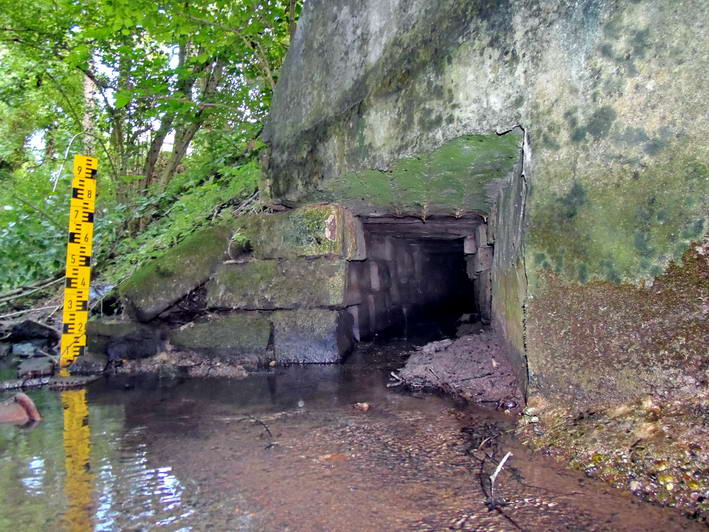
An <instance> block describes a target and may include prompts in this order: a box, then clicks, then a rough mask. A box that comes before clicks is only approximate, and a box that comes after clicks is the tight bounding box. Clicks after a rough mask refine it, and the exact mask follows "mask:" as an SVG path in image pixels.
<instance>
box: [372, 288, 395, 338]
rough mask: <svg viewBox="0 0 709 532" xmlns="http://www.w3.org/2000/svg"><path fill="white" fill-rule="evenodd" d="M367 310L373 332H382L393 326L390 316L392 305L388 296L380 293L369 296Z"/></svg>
mask: <svg viewBox="0 0 709 532" xmlns="http://www.w3.org/2000/svg"><path fill="white" fill-rule="evenodd" d="M367 310H368V313H369V319H370V327H371V329H372V331H381V330H383V329H386V328H387V327H389V325H391V320H390V315H389V311H390V310H391V303H390V300H389V297H388V295H387V294H385V293H378V294H370V295H369V296H367Z"/></svg>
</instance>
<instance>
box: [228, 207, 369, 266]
mask: <svg viewBox="0 0 709 532" xmlns="http://www.w3.org/2000/svg"><path fill="white" fill-rule="evenodd" d="M236 226H237V231H236V236H235V238H236V239H237V241H239V242H241V243H243V244H244V245H248V246H250V247H251V249H252V250H253V254H254V256H255V257H256V258H258V259H291V258H296V257H319V256H326V255H337V256H339V257H344V258H347V259H357V258H358V257H359V256H360V255H361V254H362V253H363V249H362V245H363V242H364V239H363V237H362V234H361V227H359V226H358V222H357V221H355V220H353V218H352V216H351V215H350V214H349V213H347V212H346V211H345V209H343V208H342V207H340V206H338V205H327V204H323V205H308V206H305V207H302V208H299V209H295V210H292V211H286V212H282V213H276V214H253V215H247V216H242V217H240V218H238V219H237V220H236Z"/></svg>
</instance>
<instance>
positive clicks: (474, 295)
mask: <svg viewBox="0 0 709 532" xmlns="http://www.w3.org/2000/svg"><path fill="white" fill-rule="evenodd" d="M363 229H364V238H365V242H366V249H367V258H366V259H365V260H361V261H352V262H350V264H349V271H348V286H347V292H348V300H349V301H351V302H355V303H356V304H354V305H352V306H350V307H349V312H350V313H351V314H352V316H353V333H354V338H355V340H358V341H370V340H388V339H392V338H403V339H406V340H407V341H409V342H411V343H414V344H424V343H427V342H430V341H433V340H438V339H440V338H444V337H453V336H456V335H457V333H460V332H461V331H463V333H465V332H474V331H475V330H479V328H480V327H481V325H482V324H487V323H489V321H490V297H491V293H490V268H491V265H492V246H489V245H488V243H487V239H486V234H487V225H486V224H485V222H484V220H483V218H482V217H480V216H470V217H465V218H453V217H440V218H429V219H427V220H425V221H424V220H421V219H419V218H394V217H376V218H375V217H369V218H363Z"/></svg>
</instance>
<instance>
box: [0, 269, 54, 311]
mask: <svg viewBox="0 0 709 532" xmlns="http://www.w3.org/2000/svg"><path fill="white" fill-rule="evenodd" d="M63 280H64V276H63V275H62V276H61V277H59V278H58V279H53V280H51V281H48V282H46V283H44V284H41V285H39V286H37V285H34V286H30V287H25V288H23V289H19V291H14V293H10V292H8V293H7V294H5V295H2V296H0V305H3V304H5V303H7V302H9V301H13V300H15V299H20V298H21V297H25V296H28V295H30V294H34V293H35V292H39V291H40V290H44V289H45V288H49V287H50V286H52V285H55V284H57V283H59V282H61V281H63Z"/></svg>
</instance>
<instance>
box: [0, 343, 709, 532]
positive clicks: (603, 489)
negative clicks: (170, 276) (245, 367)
mask: <svg viewBox="0 0 709 532" xmlns="http://www.w3.org/2000/svg"><path fill="white" fill-rule="evenodd" d="M405 351H406V349H405V346H403V345H401V344H398V345H397V344H395V345H390V346H389V347H388V348H386V349H383V348H381V347H377V346H375V345H374V344H368V345H366V346H363V348H362V349H360V350H357V351H355V352H354V353H353V356H352V357H351V358H350V359H349V360H348V361H347V362H346V363H344V364H342V365H319V366H318V365H316V366H313V365H311V366H292V367H288V368H283V367H279V368H273V369H270V370H265V371H259V372H255V373H252V374H251V375H249V376H248V377H246V378H244V379H242V380H239V381H233V380H231V379H188V380H164V379H162V380H161V379H159V378H157V377H156V376H152V377H150V376H147V375H143V376H131V377H128V376H117V377H110V378H108V379H105V380H101V381H99V382H96V383H93V384H91V385H90V386H88V388H87V389H86V392H85V397H86V401H87V408H88V418H87V420H88V421H87V423H86V424H85V425H84V426H83V428H82V426H81V425H79V426H77V428H76V429H75V430H84V429H86V427H88V430H89V433H87V440H86V441H88V442H89V444H90V452H89V453H88V454H87V455H86V456H87V459H86V460H87V462H86V464H85V465H86V467H85V469H84V470H85V471H86V472H87V473H86V474H85V475H84V476H83V477H81V478H79V479H78V480H79V481H80V482H79V484H78V486H77V484H71V485H69V487H72V486H73V488H78V489H79V490H80V491H79V493H81V494H83V495H82V496H83V498H81V497H79V498H75V499H70V498H65V494H68V492H66V489H67V482H68V481H69V478H68V477H66V476H65V473H64V465H63V464H64V463H65V462H64V446H63V444H62V437H63V436H62V434H64V433H65V430H66V429H65V423H64V422H63V421H62V412H63V408H62V404H63V403H62V400H63V399H64V397H63V396H62V395H61V394H60V393H57V392H51V391H49V390H36V391H31V392H30V394H31V396H32V397H33V399H34V400H35V402H36V403H37V405H38V407H39V408H40V411H42V414H43V416H44V417H45V421H44V422H43V423H41V424H39V425H37V426H36V427H35V428H34V429H31V430H22V429H18V428H16V427H12V426H3V427H0V449H1V450H2V453H1V455H0V456H1V458H0V482H2V484H3V485H4V486H6V487H5V488H4V493H5V494H6V497H4V498H3V500H2V501H0V523H2V525H3V528H8V529H9V528H13V527H17V526H19V524H20V523H22V524H23V526H25V527H28V526H30V527H31V523H34V524H36V525H37V528H46V527H52V526H55V527H56V526H61V524H62V523H66V519H67V518H68V517H72V518H73V519H81V520H82V521H81V522H83V523H88V524H90V525H91V526H92V527H94V528H96V529H99V530H102V529H116V528H120V529H127V528H131V529H135V528H156V527H164V528H167V529H187V530H192V529H194V530H201V529H205V528H208V527H212V528H214V529H217V530H224V529H229V530H264V529H270V530H273V529H286V528H287V529H291V530H325V529H326V530H334V531H339V530H343V531H344V530H382V529H389V530H441V529H452V530H481V531H482V530H491V529H495V530H519V529H520V528H521V529H523V530H559V529H565V528H570V529H582V530H593V531H605V530H608V531H610V530H613V531H618V530H627V531H639V530H648V531H650V530H657V529H658V527H659V529H662V530H668V531H670V530H693V529H696V530H700V529H703V528H702V527H701V525H699V524H698V523H693V522H692V521H689V520H687V519H686V518H684V517H683V516H681V515H680V514H679V513H677V512H675V511H672V510H668V509H662V508H659V507H657V506H653V505H648V504H645V503H642V502H641V501H639V500H637V499H633V498H632V497H630V496H628V495H626V494H623V493H622V492H620V491H618V490H615V489H613V488H609V487H607V486H605V485H604V484H602V483H600V482H599V481H596V480H593V479H589V478H587V477H586V476H585V475H583V474H580V473H577V472H573V471H569V470H566V469H564V468H563V467H561V466H560V465H559V464H557V463H555V462H554V461H551V460H550V459H548V458H545V457H543V456H539V455H532V454H530V453H529V452H528V451H527V450H525V448H524V447H523V446H522V445H521V443H520V441H519V440H518V439H516V438H515V437H514V436H513V434H512V430H513V428H514V422H515V418H513V417H510V416H507V415H505V414H503V413H501V412H496V411H494V410H478V409H474V408H473V409H471V408H469V407H467V406H465V405H464V404H462V403H456V402H453V401H451V400H450V399H448V398H445V397H440V396H436V395H431V394H425V393H420V392H419V393H413V394H411V393H402V392H401V391H399V390H398V389H397V388H389V387H387V384H388V383H389V381H390V376H389V372H390V371H392V369H393V368H395V367H400V366H401V364H402V362H403V360H402V357H401V353H403V352H405ZM397 353H398V355H397ZM397 356H398V358H397ZM77 391H78V390H77ZM64 393H66V392H64ZM358 403H360V404H361V403H367V404H368V405H369V408H367V409H363V408H361V407H357V406H355V405H357V404H358ZM71 430H74V429H71ZM48 442H49V443H50V444H49V445H48ZM510 451H511V452H512V453H513V456H512V458H510V459H509V460H508V462H507V463H506V465H505V467H504V468H502V472H501V473H500V474H499V476H498V478H497V481H496V487H495V497H496V499H499V500H498V502H500V503H501V502H503V501H504V505H500V506H499V507H497V506H496V507H494V508H493V510H492V511H490V510H489V504H488V503H489V502H490V501H489V498H490V486H489V481H488V480H487V478H488V477H489V475H490V474H492V472H493V470H494V469H495V467H496V465H497V463H498V462H499V460H500V458H501V457H502V455H504V454H506V453H507V452H510ZM481 473H482V474H481ZM12 479H19V482H16V481H13V480H12ZM323 486H327V489H323Z"/></svg>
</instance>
